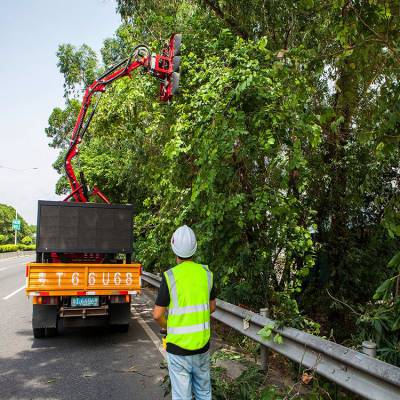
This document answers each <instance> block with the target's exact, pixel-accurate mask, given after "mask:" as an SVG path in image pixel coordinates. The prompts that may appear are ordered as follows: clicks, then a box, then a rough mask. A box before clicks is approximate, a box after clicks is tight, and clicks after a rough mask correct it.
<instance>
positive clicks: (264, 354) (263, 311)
mask: <svg viewBox="0 0 400 400" xmlns="http://www.w3.org/2000/svg"><path fill="white" fill-rule="evenodd" d="M268 313H269V310H268V308H267V307H265V308H260V315H261V316H262V317H268ZM268 357H269V350H268V349H267V348H266V347H265V346H263V345H261V351H260V362H261V369H262V370H263V371H268Z"/></svg>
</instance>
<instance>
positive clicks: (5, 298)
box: [3, 285, 26, 300]
mask: <svg viewBox="0 0 400 400" xmlns="http://www.w3.org/2000/svg"><path fill="white" fill-rule="evenodd" d="M25 288H26V285H24V286H22V287H20V288H19V289H17V290H14V291H13V292H12V293H10V294H9V295H7V296H5V297H3V300H8V299H9V298H10V297H12V296H14V295H15V294H17V293H19V292H20V291H21V290H24V289H25Z"/></svg>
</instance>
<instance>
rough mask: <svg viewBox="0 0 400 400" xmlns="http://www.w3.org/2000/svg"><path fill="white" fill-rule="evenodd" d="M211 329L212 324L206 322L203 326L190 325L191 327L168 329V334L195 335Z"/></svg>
mask: <svg viewBox="0 0 400 400" xmlns="http://www.w3.org/2000/svg"><path fill="white" fill-rule="evenodd" d="M206 329H210V323H209V322H204V323H203V324H197V325H190V326H178V327H170V328H168V333H169V334H171V335H182V334H185V333H195V332H201V331H205V330H206Z"/></svg>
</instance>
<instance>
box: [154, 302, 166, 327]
mask: <svg viewBox="0 0 400 400" xmlns="http://www.w3.org/2000/svg"><path fill="white" fill-rule="evenodd" d="M166 311H167V307H160V306H158V305H155V306H154V309H153V318H154V319H155V320H156V321H157V323H158V325H160V328H163V329H165V328H166V327H167V319H166V318H165V312H166Z"/></svg>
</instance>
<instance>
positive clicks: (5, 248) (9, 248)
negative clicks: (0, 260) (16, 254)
mask: <svg viewBox="0 0 400 400" xmlns="http://www.w3.org/2000/svg"><path fill="white" fill-rule="evenodd" d="M35 248H36V246H35V245H34V244H31V245H26V244H17V245H15V244H2V245H0V253H9V252H13V251H18V250H23V251H27V250H35Z"/></svg>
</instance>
